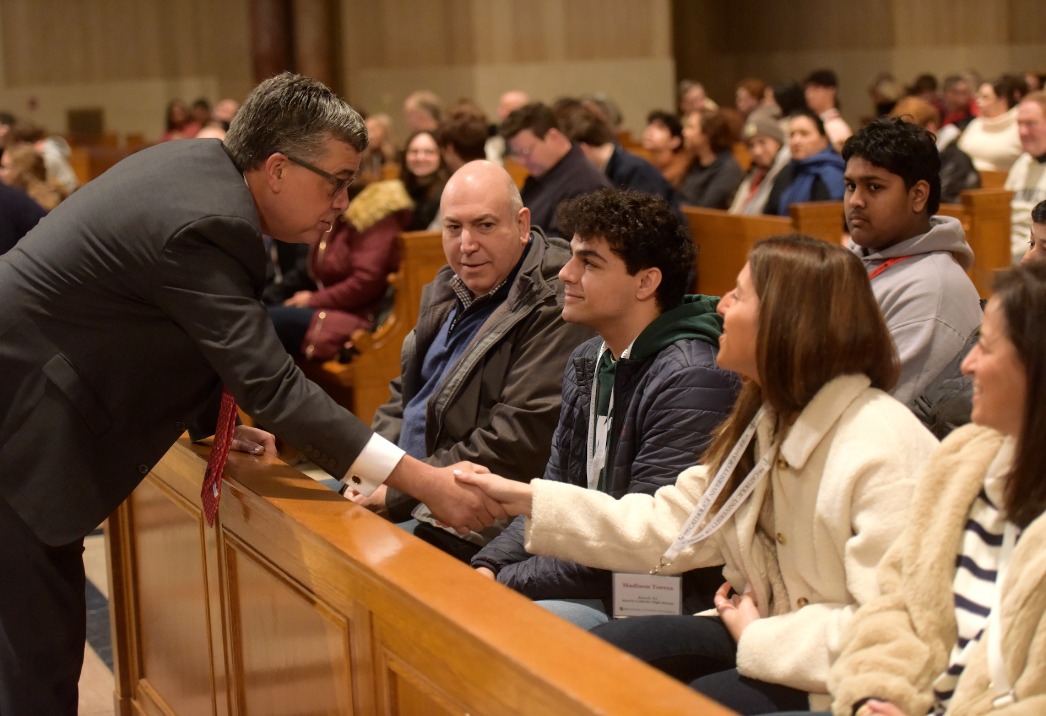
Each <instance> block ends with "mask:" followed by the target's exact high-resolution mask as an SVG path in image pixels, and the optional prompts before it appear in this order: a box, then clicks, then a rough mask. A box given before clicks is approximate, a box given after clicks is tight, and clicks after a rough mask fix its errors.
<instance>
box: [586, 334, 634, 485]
mask: <svg viewBox="0 0 1046 716" xmlns="http://www.w3.org/2000/svg"><path fill="white" fill-rule="evenodd" d="M633 343H635V341H634V340H633V341H632V343H629V344H628V348H626V349H625V350H623V351H622V352H621V358H622V359H624V358H628V355H629V353H631V352H632V344H633ZM606 349H607V344H606V342H603V343H602V344H601V345H600V346H599V353H597V354H596V365H595V368H593V370H592V396H591V400H590V401H589V404H590V407H589V411H588V442H587V443H585V451H586V455H587V460H586V464H585V476H586V478H587V481H588V489H590V490H595V489H598V487H599V475H600V474H601V473H602V472H603V468H605V467H606V464H607V454H608V453H609V452H610V440H609V433H610V426H611V424H612V423H613V419H614V389H613V387H611V389H610V405H609V406H608V407H607V414H606V415H605V416H598V415H596V410H597V407H598V399H599V361H600V359H601V358H602V357H603V352H604V351H606Z"/></svg>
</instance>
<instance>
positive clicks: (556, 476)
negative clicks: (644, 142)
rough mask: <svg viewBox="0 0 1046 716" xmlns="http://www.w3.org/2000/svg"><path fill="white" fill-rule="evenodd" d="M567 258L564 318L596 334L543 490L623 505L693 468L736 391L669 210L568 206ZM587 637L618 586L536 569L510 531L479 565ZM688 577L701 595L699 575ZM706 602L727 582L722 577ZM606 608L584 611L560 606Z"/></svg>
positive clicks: (718, 325)
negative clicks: (556, 488)
mask: <svg viewBox="0 0 1046 716" xmlns="http://www.w3.org/2000/svg"><path fill="white" fill-rule="evenodd" d="M558 220H559V225H560V226H562V227H563V228H564V230H565V231H566V232H568V235H573V239H572V240H571V242H570V246H571V252H572V258H571V259H570V261H568V262H567V264H566V265H565V266H564V267H563V269H562V270H561V271H560V272H559V277H560V279H561V280H562V281H563V284H564V286H565V296H564V304H563V319H564V320H565V321H567V322H569V323H574V324H578V325H582V326H587V327H588V328H591V329H594V330H595V331H596V332H597V333H598V334H599V335H598V336H597V337H596V338H594V339H592V340H590V341H588V342H586V343H584V344H582V345H581V346H580V347H579V348H578V349H577V350H575V351H574V353H573V355H572V356H571V359H570V361H568V363H567V367H566V371H565V372H564V376H563V405H562V409H561V412H560V416H559V425H558V426H557V428H556V432H555V435H554V437H553V439H552V455H551V458H550V459H549V462H548V465H547V467H546V468H545V474H544V478H545V479H547V480H560V481H562V482H568V483H572V484H577V485H587V486H588V487H589V488H590V489H597V490H602V491H603V492H606V493H608V494H610V495H613V496H614V497H621V496H622V495H624V494H626V493H630V492H646V493H653V492H655V491H656V490H657V488H659V487H661V486H662V485H667V484H671V483H673V482H675V479H676V476H677V475H678V474H679V473H680V472H681V471H682V470H683V469H685V468H687V467H689V466H691V465H694V464H696V463H697V462H698V461H699V459H700V456H701V453H702V452H703V450H704V448H705V446H706V445H707V444H708V442H709V440H710V439H711V435H712V432H713V431H714V430H715V429H716V427H717V426H718V425H719V423H720V422H722V420H723V419H724V418H725V417H726V416H727V414H728V413H729V412H730V409H731V407H732V406H733V402H734V398H735V397H736V394H737V391H738V389H739V387H740V384H739V381H738V378H737V376H736V375H735V374H733V373H730V372H727V371H723V370H720V369H719V368H717V367H716V364H715V357H716V354H717V353H718V346H719V336H720V334H721V332H722V319H721V318H720V317H719V315H717V314H716V310H715V309H716V305H717V304H718V302H719V299H718V298H711V297H708V296H694V295H689V296H688V295H684V294H685V292H686V287H687V285H688V280H689V279H688V276H689V270H690V267H691V266H693V262H694V246H693V243H692V242H691V240H690V238H689V237H688V236H687V235H686V233H685V232H684V231H683V229H682V227H681V225H680V223H679V221H678V220H677V219H676V217H675V215H674V214H673V213H672V210H671V209H670V208H669V206H668V204H667V203H665V201H664V200H663V199H660V198H658V197H654V196H652V195H650V194H646V193H641V192H636V191H626V190H619V189H604V190H601V191H598V192H595V193H593V194H588V195H586V196H583V197H580V198H578V199H574V200H573V201H571V202H569V203H567V204H564V205H563V206H561V207H560V210H559V213H558ZM472 565H473V566H474V567H476V568H477V569H478V570H479V571H481V572H482V573H484V574H486V575H487V576H496V578H497V580H498V581H499V582H501V583H502V584H506V585H508V586H510V587H512V588H514V589H516V590H517V591H519V592H521V593H523V594H525V595H526V596H528V597H530V598H532V599H538V600H557V601H555V602H553V603H549V602H544V603H543V605H544V606H546V607H548V608H550V609H551V610H552V611H555V612H556V613H559V614H561V615H563V616H565V617H566V618H568V619H570V620H571V621H573V622H575V623H576V624H578V625H581V626H585V627H589V626H594V625H595V624H597V623H600V622H602V621H606V619H607V617H606V611H607V610H606V604H607V602H608V600H609V598H610V596H611V579H610V573H609V572H606V571H604V570H597V569H590V568H588V567H584V566H581V565H579V564H576V563H573V562H567V561H563V560H558V559H553V558H550V557H538V556H532V555H530V554H528V553H527V551H526V550H525V549H524V547H523V520H522V518H518V519H517V520H515V521H514V522H513V523H512V524H511V525H510V526H509V527H508V528H507V529H506V530H505V531H504V532H502V534H501V535H499V536H498V537H496V538H495V539H494V540H493V541H491V542H490V543H489V544H488V545H487V546H486V547H485V548H484V549H483V550H481V551H480V552H479V553H478V554H477V555H476V556H475V557H473V559H472ZM703 571H704V570H697V573H695V574H694V575H692V578H693V579H694V580H695V582H697V583H700V582H701V581H702V580H701V577H702V576H703V575H700V574H699V573H700V572H703ZM710 571H711V572H714V573H715V574H713V575H711V577H710V578H709V580H708V582H707V584H706V585H704V587H705V588H704V589H702V587H701V586H698V585H696V584H688V585H687V587H689V588H688V589H686V591H687V593H688V594H690V593H696V594H698V595H700V594H702V592H704V593H705V594H704V596H705V597H706V598H707V597H708V596H710V595H711V594H712V593H713V592H714V591H715V588H716V583H721V582H722V577H721V576H720V574H718V572H719V570H718V569H713V570H710ZM567 599H570V600H603V605H602V606H600V603H599V602H598V601H597V602H595V603H594V604H587V605H582V604H578V603H576V602H563V601H558V600H567Z"/></svg>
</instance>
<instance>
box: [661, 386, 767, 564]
mask: <svg viewBox="0 0 1046 716" xmlns="http://www.w3.org/2000/svg"><path fill="white" fill-rule="evenodd" d="M768 412H769V409H768V408H767V407H766V405H763V406H762V407H760V408H759V411H758V412H757V413H756V414H755V417H754V418H752V422H750V423H749V424H748V427H747V428H745V431H744V432H743V433H742V434H741V437H740V439H739V440H738V441H737V444H736V445H734V447H733V449H732V450H731V451H730V454H729V455H727V458H726V461H725V462H723V465H722V467H720V468H719V470H718V472H716V474H715V477H714V478H713V479H712V482H710V483H709V485H708V487H707V488H705V493H704V494H703V495H701V499H700V500H698V501H697V504H696V505H695V506H694V509H693V511H692V512H691V513H690V516H689V517H688V518H687V520H686V522H685V523H683V527H682V529H681V530H680V531H679V536H678V537H676V539H675V541H674V542H672V545H671V546H670V547H669V548H668V549H667V550H665V553H664V555H662V557H661V559H660V560H659V561H658V563H657V566H655V567H654V568H653V569H652V570H651V574H659V573H660V572H661V569H662V568H664V567H667V566H668V565H670V564H672V561H673V560H674V559H675V558H676V557H678V556H679V553H680V552H682V551H683V550H684V549H686V548H687V547H689V546H690V545H692V544H694V543H695V542H700V541H701V540H703V539H706V538H708V537H709V536H710V535H712V534H713V533H714V532H715V531H716V530H718V529H719V528H720V527H722V526H723V524H724V523H726V521H727V520H728V519H730V518H731V517H732V516H733V514H734V513H735V512H736V511H737V509H738V508H739V507H740V506H741V505H742V504H744V501H745V500H746V499H747V498H748V496H749V495H750V494H751V493H752V490H754V489H755V488H756V485H758V484H759V482H760V481H761V480H762V479H763V477H764V476H765V475H766V473H767V472H769V471H770V464H771V459H772V453H773V452H774V451H772V450H768V451H767V452H766V454H765V455H763V457H762V459H761V460H760V461H759V462H758V463H757V464H756V466H755V467H753V468H752V470H751V472H749V473H748V475H746V476H745V479H744V480H743V481H742V482H741V484H740V485H739V486H738V488H737V489H736V490H734V494H732V495H731V496H730V499H728V500H727V501H726V502H725V503H724V504H723V506H722V508H720V510H719V511H718V512H717V513H716V515H715V517H713V518H712V519H711V520H710V521H709V522H708V524H707V525H705V527H704V528H703V529H701V530H700V531H698V527H700V525H701V523H702V522H703V521H704V519H705V517H706V516H707V515H708V513H709V512H710V511H711V510H712V506H713V505H714V504H715V501H716V498H717V497H719V493H720V492H722V491H723V488H724V487H725V486H726V483H727V481H728V480H729V479H730V475H731V474H732V473H733V472H734V469H735V468H736V467H737V463H738V462H740V461H741V456H742V455H743V454H744V451H745V449H746V448H747V447H748V444H749V443H750V442H752V438H753V437H754V436H755V431H756V428H757V427H758V426H759V422H760V421H761V420H762V419H763V416H764V415H766V414H767V413H768Z"/></svg>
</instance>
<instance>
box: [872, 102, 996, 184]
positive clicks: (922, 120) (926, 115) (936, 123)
mask: <svg viewBox="0 0 1046 716" xmlns="http://www.w3.org/2000/svg"><path fill="white" fill-rule="evenodd" d="M890 116H891V117H899V118H901V119H903V120H904V121H906V122H911V123H912V124H914V125H916V126H917V127H922V128H923V129H925V130H927V131H929V132H931V133H932V134H934V135H936V134H937V131H938V129H940V126H941V119H940V118H941V113H940V112H938V111H937V108H936V107H934V106H933V105H932V104H930V103H929V102H927V101H926V100H922V99H919V98H918V97H905V98H904V99H902V100H901V101H900V102H898V103H897V104H896V105H895V106H894V109H893V111H892V112H890ZM937 148H938V149H939V150H940V157H941V201H942V202H944V203H946V204H957V203H959V202H960V201H961V200H962V199H961V196H960V195H961V194H962V192H963V191H964V190H965V189H976V188H978V187H979V186H980V185H981V175H980V174H978V173H977V169H976V168H975V167H974V166H973V160H972V159H970V157H969V156H968V155H967V154H966V153H965V152H964V151H963V150H961V149H959V146H958V145H957V144H955V142H952V143H951V144H949V145H947V146H946V147H945V148H944V149H941V148H940V144H938V145H937Z"/></svg>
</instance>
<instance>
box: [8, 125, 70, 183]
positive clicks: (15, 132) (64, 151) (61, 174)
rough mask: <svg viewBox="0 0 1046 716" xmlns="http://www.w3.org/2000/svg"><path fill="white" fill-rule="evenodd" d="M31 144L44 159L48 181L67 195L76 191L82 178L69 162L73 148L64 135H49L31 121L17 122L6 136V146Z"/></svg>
mask: <svg viewBox="0 0 1046 716" xmlns="http://www.w3.org/2000/svg"><path fill="white" fill-rule="evenodd" d="M19 143H25V144H31V145H32V146H33V148H34V149H36V151H37V152H38V153H39V154H40V156H41V157H43V159H44V170H45V171H46V174H47V181H48V182H49V183H50V184H51V185H52V186H54V187H56V188H57V189H58V190H59V191H61V192H62V196H63V197H66V196H69V195H70V194H72V193H73V192H74V191H76V189H77V187H79V186H80V180H79V179H77V177H76V172H75V171H73V166H72V164H70V163H69V155H70V154H71V153H72V148H71V147H70V146H69V142H67V141H66V140H65V138H64V137H60V136H58V135H48V134H47V132H45V131H44V130H43V128H42V127H38V126H36V125H35V124H30V123H29V122H15V123H14V124H13V125H12V126H11V129H10V131H9V132H8V133H7V135H6V136H5V138H4V145H5V146H12V145H14V144H19Z"/></svg>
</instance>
